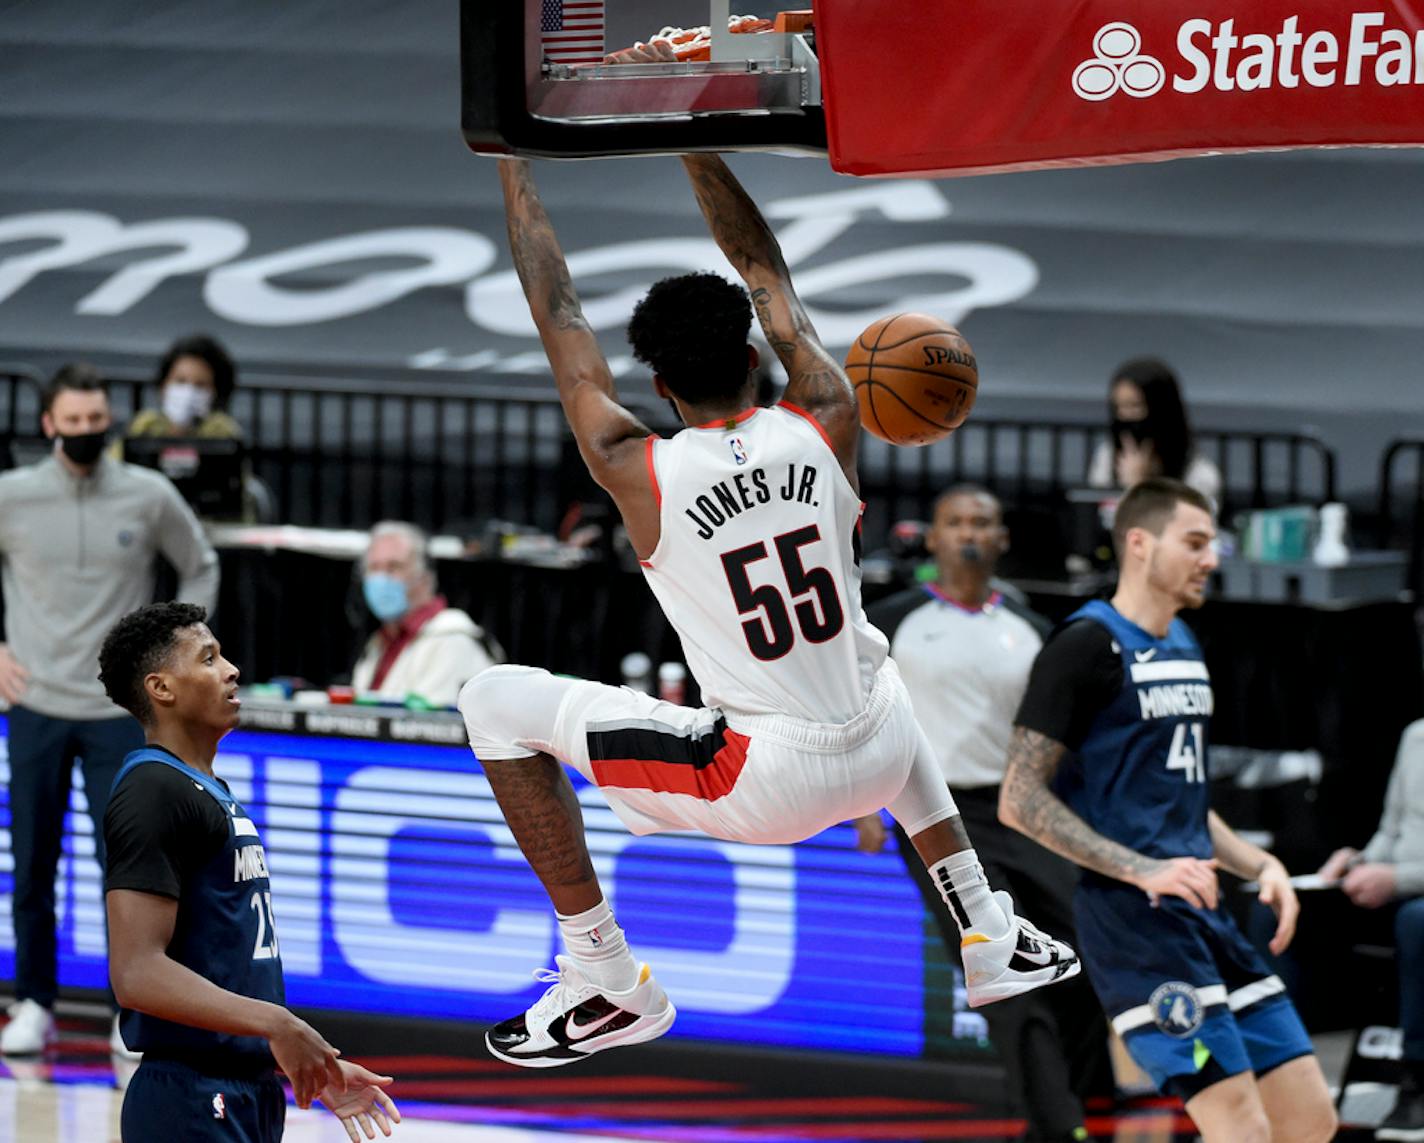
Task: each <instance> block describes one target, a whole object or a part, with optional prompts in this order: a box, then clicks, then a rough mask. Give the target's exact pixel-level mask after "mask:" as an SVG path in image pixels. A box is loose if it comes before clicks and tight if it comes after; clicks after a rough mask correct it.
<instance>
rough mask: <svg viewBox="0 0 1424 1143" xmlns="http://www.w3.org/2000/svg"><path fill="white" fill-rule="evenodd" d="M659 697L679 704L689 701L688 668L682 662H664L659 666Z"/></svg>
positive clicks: (664, 700)
mask: <svg viewBox="0 0 1424 1143" xmlns="http://www.w3.org/2000/svg"><path fill="white" fill-rule="evenodd" d="M658 698H660V699H662V700H663V702H672V703H677V704H678V705H679V706H681V705H682V704H683V703H684V702H686V701H687V668H686V667H684V666H683V665H682V664H681V663H664V664H663V665H662V666H661V667H659V668H658Z"/></svg>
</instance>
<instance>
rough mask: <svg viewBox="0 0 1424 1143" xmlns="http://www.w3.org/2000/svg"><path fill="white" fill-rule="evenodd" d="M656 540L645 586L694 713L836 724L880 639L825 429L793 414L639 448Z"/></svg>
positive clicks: (690, 432)
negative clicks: (673, 643) (699, 707)
mask: <svg viewBox="0 0 1424 1143" xmlns="http://www.w3.org/2000/svg"><path fill="white" fill-rule="evenodd" d="M648 466H649V470H650V473H651V475H652V478H653V486H654V488H655V489H656V491H657V494H658V503H659V514H660V524H661V528H662V531H661V535H660V537H659V540H658V546H657V548H656V550H654V552H653V554H652V556H651V557H650V558H649V559H647V560H645V561H644V562H643V575H644V576H645V577H646V578H647V581H648V586H649V587H651V588H652V589H653V594H654V595H655V596H656V597H657V600H658V603H659V604H660V605H661V606H662V609H663V614H665V615H666V616H667V618H668V622H670V623H671V624H672V625H673V628H674V629H675V630H676V631H677V633H678V635H679V637H680V638H681V639H682V649H683V653H684V654H685V655H686V656H687V665H688V667H689V668H690V669H691V671H692V674H693V677H694V678H696V680H697V683H698V685H699V686H700V687H701V688H702V702H703V704H704V705H706V706H712V707H720V708H722V709H724V710H729V711H733V712H736V711H741V712H744V713H747V714H783V715H791V716H793V717H796V718H802V719H806V720H807V721H810V722H827V723H841V722H846V721H848V720H849V719H851V718H852V717H854V716H855V715H856V714H859V713H860V711H861V710H862V709H863V708H864V706H865V700H866V697H867V696H868V695H869V693H870V688H871V683H872V681H873V679H874V677H875V672H876V671H878V670H879V669H880V665H881V664H882V663H883V662H884V661H885V655H886V651H887V648H888V644H887V642H886V639H885V636H883V635H882V634H881V633H880V632H879V631H877V630H876V629H875V628H874V627H872V626H871V625H870V623H869V622H868V621H867V620H866V618H865V611H864V609H863V608H862V607H861V604H860V564H859V560H858V552H857V550H856V549H857V542H858V538H857V535H856V528H857V526H858V524H859V521H860V513H861V508H862V505H861V502H860V497H859V496H858V495H857V494H856V492H855V490H854V489H853V488H851V485H850V482H849V481H848V480H847V479H846V476H845V473H844V472H843V471H842V469H841V466H840V462H839V461H838V460H837V459H836V455H835V453H834V452H833V451H832V450H831V446H830V441H829V439H828V438H827V437H826V435H825V431H824V430H823V429H822V428H821V427H820V425H819V424H817V423H816V421H815V420H814V419H813V418H812V417H811V416H810V415H809V414H807V413H805V412H803V411H802V410H800V409H797V408H796V407H795V406H792V405H786V404H782V405H778V406H776V407H775V408H756V409H749V410H747V411H746V412H745V413H742V414H741V415H739V416H737V417H736V418H733V419H731V420H727V421H718V422H715V423H714V424H711V425H704V426H701V427H698V428H688V429H684V430H683V431H682V432H680V433H678V434H677V435H676V436H675V437H673V438H672V439H670V440H660V439H658V438H656V437H649V438H648Z"/></svg>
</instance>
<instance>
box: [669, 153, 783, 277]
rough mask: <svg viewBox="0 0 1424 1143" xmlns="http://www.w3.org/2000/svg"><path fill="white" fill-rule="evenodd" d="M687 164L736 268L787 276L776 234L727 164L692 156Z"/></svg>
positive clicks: (702, 204) (714, 229)
mask: <svg viewBox="0 0 1424 1143" xmlns="http://www.w3.org/2000/svg"><path fill="white" fill-rule="evenodd" d="M683 163H684V164H685V166H686V167H687V177H688V178H689V179H690V180H691V181H692V191H693V193H694V194H695V195H696V196H697V205H698V206H699V207H700V208H701V210H702V215H703V217H704V218H706V219H707V225H708V226H709V227H710V228H711V230H712V237H713V238H715V239H716V240H717V245H718V246H720V247H721V248H722V253H723V254H725V255H726V256H727V261H728V262H730V263H731V264H732V267H733V268H734V269H735V270H736V271H737V272H738V273H739V274H745V273H746V272H747V270H748V269H749V268H751V267H753V266H765V267H766V268H767V269H769V270H771V271H772V272H773V273H777V274H779V275H781V276H783V277H784V276H785V274H786V263H785V261H784V260H783V259H782V257H781V246H780V244H779V243H778V242H777V241H776V235H774V234H772V232H771V227H769V226H767V224H766V219H764V218H763V217H762V214H761V211H760V210H758V209H757V205H756V203H754V202H753V201H752V200H751V196H750V195H748V194H747V192H746V191H745V190H743V189H742V184H741V183H739V182H738V181H737V177H736V176H735V175H734V174H732V172H731V171H730V170H729V169H728V167H727V164H726V163H724V162H723V161H722V160H721V159H720V158H718V157H717V156H716V155H688V156H687V157H686V158H685V159H684V160H683Z"/></svg>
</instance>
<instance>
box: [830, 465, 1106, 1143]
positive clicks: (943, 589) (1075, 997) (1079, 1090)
mask: <svg viewBox="0 0 1424 1143" xmlns="http://www.w3.org/2000/svg"><path fill="white" fill-rule="evenodd" d="M925 544H926V547H927V548H928V549H929V552H930V554H931V555H932V556H933V557H934V560H935V568H936V576H935V579H934V580H933V581H931V582H929V583H925V584H922V585H920V586H919V587H915V588H913V589H911V590H909V591H906V592H902V593H901V594H899V595H895V596H892V597H890V598H889V599H886V600H883V601H881V602H880V603H878V604H875V605H873V606H871V607H870V608H868V609H867V614H868V615H869V617H870V621H871V622H872V623H873V624H875V626H877V627H879V628H880V630H881V631H883V632H884V633H885V635H886V637H887V638H889V640H890V654H891V656H892V657H893V658H894V660H895V662H896V664H897V665H898V666H899V668H900V674H901V676H902V677H903V678H904V680H905V687H906V689H907V690H908V691H909V692H910V699H911V702H912V703H913V704H914V708H915V718H916V719H918V720H919V722H920V725H921V726H923V727H924V729H925V733H926V734H927V735H928V736H929V739H930V741H931V742H932V743H933V744H934V747H935V753H936V754H937V755H938V757H939V763H940V767H941V769H942V770H943V771H944V777H945V781H946V783H947V784H948V785H949V786H950V788H951V790H952V791H953V793H954V800H955V803H956V804H957V805H958V806H959V809H960V812H961V813H962V814H963V815H964V821H965V825H966V826H967V827H968V829H969V831H970V833H971V835H972V836H973V838H974V843H975V847H976V848H977V850H978V852H979V860H980V861H981V863H982V864H983V866H984V872H985V874H986V875H987V876H988V878H989V879H990V881H991V883H992V884H995V885H1003V886H1005V887H1006V888H1007V889H1008V890H1009V892H1010V893H1012V894H1013V897H1014V900H1015V901H1016V902H1021V903H1022V907H1023V909H1024V911H1025V912H1026V913H1029V914H1031V915H1032V916H1034V917H1035V918H1038V917H1042V918H1044V919H1045V920H1046V922H1047V928H1048V930H1049V931H1050V932H1052V933H1054V934H1056V935H1058V936H1060V937H1061V938H1062V939H1064V940H1067V941H1068V942H1069V943H1070V944H1071V943H1072V941H1073V918H1072V912H1071V901H1072V894H1073V886H1074V884H1075V883H1076V881H1077V873H1076V871H1075V870H1074V868H1073V867H1072V866H1071V865H1070V864H1069V863H1068V862H1066V861H1064V860H1063V859H1062V858H1060V857H1058V856H1056V855H1055V854H1052V853H1050V852H1049V851H1048V850H1046V849H1044V848H1043V847H1042V846H1040V845H1038V844H1037V843H1036V842H1033V841H1030V840H1029V839H1028V838H1026V837H1024V836H1023V835H1022V834H1020V833H1018V832H1016V831H1015V830H1012V829H1009V828H1008V827H1007V826H1004V825H1002V824H1001V823H1000V822H999V819H998V804H999V783H1000V781H1001V780H1002V778H1003V774H1004V760H1005V757H1006V753H1007V748H1008V742H1009V734H1010V731H1011V730H1012V727H1013V719H1014V714H1015V712H1016V711H1017V710H1018V705H1019V701H1020V699H1022V697H1023V693H1024V689H1025V688H1026V687H1027V685H1028V675H1029V670H1030V668H1031V667H1032V665H1033V661H1034V657H1035V656H1036V655H1037V654H1038V651H1039V648H1041V647H1042V646H1043V638H1044V635H1045V634H1046V633H1047V631H1048V624H1047V623H1046V622H1045V621H1044V620H1043V619H1042V618H1041V617H1040V616H1038V615H1036V614H1035V613H1034V612H1032V611H1030V610H1028V608H1027V607H1025V606H1024V605H1023V604H1021V603H1019V602H1018V601H1017V600H1016V599H1015V598H1014V597H1013V596H1012V595H1011V594H1007V593H1005V592H1004V591H1001V590H1000V589H999V588H998V586H997V585H996V583H995V581H994V572H995V568H996V566H997V564H998V561H999V559H1000V557H1001V556H1003V554H1004V553H1005V552H1006V551H1008V547H1009V535H1008V530H1007V529H1006V528H1005V527H1004V523H1003V512H1002V509H1001V507H1000V505H999V501H998V499H997V497H995V496H994V495H993V493H991V492H989V491H988V490H987V489H985V488H980V487H978V486H975V485H957V486H955V487H953V488H950V489H949V490H947V491H946V492H944V493H943V494H941V496H940V497H939V499H938V500H937V501H936V502H935V507H934V516H933V520H932V523H931V525H930V528H929V530H928V532H927V533H926V535H925ZM855 826H856V833H857V837H858V845H859V848H860V849H862V850H864V851H866V852H870V853H874V852H877V851H878V850H880V848H881V847H882V846H883V845H884V842H885V837H886V832H885V827H884V825H883V823H882V821H881V819H880V817H879V816H878V815H873V816H870V817H865V818H861V819H859V820H858V821H856V823H855ZM895 840H896V842H897V843H898V845H899V848H900V852H901V856H902V857H904V859H905V865H906V868H907V869H909V871H910V874H911V876H912V877H913V878H914V880H915V882H916V884H917V886H918V887H919V890H920V893H921V896H923V897H924V899H925V902H926V904H927V906H928V907H929V910H930V914H931V915H932V916H934V917H935V918H936V920H937V921H938V920H940V918H941V917H942V916H944V910H943V908H942V907H940V905H939V901H940V895H939V890H938V889H937V888H936V887H935V886H934V885H933V884H932V883H931V881H930V879H929V877H928V875H927V874H926V873H925V867H924V863H923V862H922V861H919V860H918V859H917V858H916V856H915V852H914V849H913V847H911V846H910V844H909V839H908V838H906V837H905V836H904V834H903V832H902V831H901V830H899V829H898V827H897V828H896V831H895ZM947 922H948V918H947V917H945V920H944V923H942V924H941V928H942V929H946V931H945V932H944V941H945V948H946V951H947V952H948V954H949V958H950V960H951V962H953V963H958V950H959V934H958V933H957V932H956V931H954V926H953V925H949V924H948V923H947ZM981 1012H982V1014H983V1016H984V1018H985V1020H987V1021H988V1024H989V1036H990V1039H991V1041H992V1042H993V1044H994V1047H995V1048H996V1049H997V1050H998V1052H999V1055H1000V1057H1001V1058H1002V1059H1003V1062H1004V1067H1005V1069H1006V1072H1007V1083H1008V1088H1009V1090H1010V1091H1011V1092H1013V1093H1014V1095H1015V1096H1016V1097H1017V1099H1018V1101H1019V1102H1020V1103H1021V1104H1022V1106H1023V1107H1024V1110H1025V1112H1026V1114H1027V1117H1028V1121H1029V1126H1028V1132H1027V1134H1026V1135H1025V1136H1024V1138H1025V1139H1032V1140H1073V1139H1080V1138H1083V1139H1085V1138H1087V1133H1086V1129H1085V1127H1084V1111H1083V1099H1084V1097H1085V1096H1087V1095H1090V1094H1100V1093H1101V1094H1110V1093H1111V1090H1112V1078H1111V1065H1110V1063H1109V1058H1108V1054H1107V1025H1106V1022H1105V1021H1104V1019H1103V1017H1102V1015H1101V1012H1100V1010H1099V1008H1098V1005H1097V1001H1096V998H1095V997H1094V995H1093V993H1092V990H1091V988H1089V987H1088V986H1087V985H1086V984H1084V983H1083V981H1082V980H1081V979H1079V980H1070V981H1067V982H1065V983H1063V984H1060V985H1057V986H1055V987H1053V988H1048V989H1040V990H1038V991H1036V992H1030V993H1027V994H1025V995H1023V996H1016V997H1014V998H1012V999H1010V1000H1005V1001H1001V1002H1000V1003H998V1004H991V1005H989V1006H988V1007H986V1008H984V1009H981Z"/></svg>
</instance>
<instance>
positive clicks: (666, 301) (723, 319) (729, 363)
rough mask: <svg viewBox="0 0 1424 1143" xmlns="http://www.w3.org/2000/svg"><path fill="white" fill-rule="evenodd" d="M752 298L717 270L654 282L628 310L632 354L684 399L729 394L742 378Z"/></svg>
mask: <svg viewBox="0 0 1424 1143" xmlns="http://www.w3.org/2000/svg"><path fill="white" fill-rule="evenodd" d="M751 326H752V307H751V299H750V298H748V297H747V292H746V290H744V289H742V287H741V286H734V285H733V284H732V283H731V282H729V281H727V280H726V279H725V278H721V277H718V276H717V275H716V274H682V275H679V276H678V277H676V278H664V279H663V280H662V281H660V282H655V283H654V284H653V288H652V289H650V290H649V291H648V294H647V296H646V297H645V298H644V299H643V300H642V301H641V302H639V303H638V305H637V308H636V309H634V310H633V319H632V320H631V321H630V322H629V323H628V342H629V344H630V345H632V347H633V356H634V357H636V358H637V359H638V360H639V361H641V362H643V364H645V365H647V366H648V367H649V368H650V369H652V371H653V372H654V373H656V374H657V375H658V376H659V377H661V378H662V379H663V381H664V382H665V383H666V385H667V387H668V388H669V389H671V390H672V391H673V393H674V394H675V395H676V396H677V397H678V398H680V399H681V400H683V401H686V402H688V403H689V404H693V405H698V404H703V403H705V402H708V401H718V400H729V399H731V398H732V397H735V396H736V394H737V393H738V392H740V391H741V389H742V387H743V386H745V385H746V383H747V376H748V374H749V372H750V369H749V367H748V363H747V335H748V334H749V333H750V332H751Z"/></svg>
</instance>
